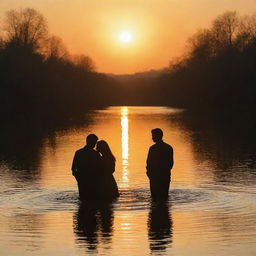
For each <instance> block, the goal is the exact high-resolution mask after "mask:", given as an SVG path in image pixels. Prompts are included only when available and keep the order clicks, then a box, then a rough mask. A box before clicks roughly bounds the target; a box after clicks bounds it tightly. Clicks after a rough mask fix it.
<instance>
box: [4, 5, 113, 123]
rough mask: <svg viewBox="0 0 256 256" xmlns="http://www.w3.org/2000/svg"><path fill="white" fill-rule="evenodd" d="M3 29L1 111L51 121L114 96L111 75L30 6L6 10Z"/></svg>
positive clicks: (81, 111)
mask: <svg viewBox="0 0 256 256" xmlns="http://www.w3.org/2000/svg"><path fill="white" fill-rule="evenodd" d="M2 27H3V29H2V31H0V77H1V84H0V115H1V117H2V119H3V121H7V120H8V119H10V120H13V119H14V118H17V117H18V118H24V117H25V118H26V119H38V120H40V119H41V120H44V121H47V122H50V121H56V120H58V119H66V118H70V117H74V116H75V115H80V114H83V113H84V112H85V111H86V110H87V109H90V108H95V107H102V106H105V105H106V104H109V101H112V100H114V95H113V94H112V93H111V92H112V91H114V90H115V86H116V84H115V82H114V81H113V79H112V78H110V77H108V76H106V75H104V74H101V73H97V72H96V71H95V65H94V63H93V61H92V60H91V58H90V57H88V56H85V55H76V56H74V55H71V54H69V52H68V51H67V49H66V48H65V46H64V44H63V42H62V40H61V39H60V38H59V37H57V36H55V35H50V33H49V30H48V27H47V21H46V20H45V18H44V17H43V16H42V14H40V13H39V12H38V11H36V10H34V9H31V8H26V9H20V10H10V11H8V12H7V13H6V16H5V20H4V24H3V26H2Z"/></svg>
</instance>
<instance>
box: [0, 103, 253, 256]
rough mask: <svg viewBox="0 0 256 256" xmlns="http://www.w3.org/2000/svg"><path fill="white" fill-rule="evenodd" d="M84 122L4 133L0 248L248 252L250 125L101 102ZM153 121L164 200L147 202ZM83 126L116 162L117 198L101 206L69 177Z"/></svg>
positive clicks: (15, 251)
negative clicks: (167, 181) (164, 156)
mask: <svg viewBox="0 0 256 256" xmlns="http://www.w3.org/2000/svg"><path fill="white" fill-rule="evenodd" d="M87 119H88V122H86V123H81V124H79V125H76V126H72V127H69V128H65V129H59V130H56V131H55V132H51V133H49V134H46V135H44V136H43V135H42V136H41V135H38V136H36V135H34V134H31V132H30V133H28V135H27V137H26V138H24V139H15V143H14V145H15V146H13V144H11V141H12V138H11V135H10V134H9V136H10V138H8V139H9V141H10V143H9V142H8V143H9V144H8V143H7V144H6V145H5V146H4V147H3V148H2V150H1V152H0V159H1V162H0V163H1V164H0V180H1V191H0V254H1V255H11V256H12V255H13V256H18V255H19V256H20V255H26V256H27V255H43V256H44V255H45V256H46V255H47V256H48V255H61V256H62V255H79V256H80V255H81V256H82V255H128V256H129V255H132V256H136V255H140V256H141V255H190V256H191V255H192V256H193V255H195V256H198V255H239V256H240V255H255V249H256V246H255V244H256V199H255V194H256V187H255V185H256V164H255V163H256V162H255V160H256V155H255V153H254V152H256V150H255V146H254V145H255V144H254V141H255V138H254V137H252V136H251V134H250V131H251V130H250V129H249V130H248V131H247V132H244V130H241V129H240V134H238V133H237V130H234V129H235V128H232V127H233V126H227V124H224V123H223V124H222V126H221V127H220V126H219V125H217V126H216V125H213V124H209V123H207V125H205V126H203V125H202V126H201V125H199V126H198V125H195V123H196V122H195V121H194V120H192V121H191V118H187V116H186V115H185V114H184V112H183V111H181V110H177V109H171V108H167V107H109V108H107V109H105V110H98V111H91V112H90V113H89V114H88V115H87ZM192 119H193V118H192ZM156 127H160V128H162V129H163V131H164V140H165V141H166V142H167V143H169V144H171V145H172V146H173V148H174V160H175V165H174V168H173V171H172V183H171V189H170V198H169V202H168V203H167V204H166V205H156V204H153V203H152V202H151V200H150V193H149V184H148V180H147V177H146V175H145V161H146V156H147V151H148V148H149V146H150V145H152V141H151V134H150V130H151V129H153V128H156ZM236 127H237V126H236ZM224 128H225V129H224ZM17 129H18V128H17ZM89 133H95V134H97V135H98V137H99V138H100V139H104V140H106V141H108V142H109V144H110V146H111V148H112V151H113V153H114V155H115V156H116V159H117V166H116V172H115V178H116V180H117V183H118V186H119V188H120V192H121V196H120V198H119V199H118V200H117V201H116V202H114V203H112V204H109V205H106V204H100V205H99V204H95V205H81V204H80V203H79V200H78V194H77V187H76V182H75V180H74V178H73V177H72V175H71V171H70V166H71V162H72V158H73V155H74V152H75V150H77V149H78V148H81V147H83V145H84V141H85V136H86V135H87V134H89ZM32 135H33V136H32ZM20 136H22V134H21V135H20ZM39 137H40V138H39ZM31 138H32V139H31Z"/></svg>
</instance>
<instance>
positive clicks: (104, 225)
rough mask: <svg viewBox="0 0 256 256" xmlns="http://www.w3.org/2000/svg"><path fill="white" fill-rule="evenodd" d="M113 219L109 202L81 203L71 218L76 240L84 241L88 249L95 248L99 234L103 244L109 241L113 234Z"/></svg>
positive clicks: (92, 249)
mask: <svg viewBox="0 0 256 256" xmlns="http://www.w3.org/2000/svg"><path fill="white" fill-rule="evenodd" d="M113 220H114V216H113V210H112V205H111V204H106V203H105V204H103V203H101V204H98V203H97V204H90V205H85V204H84V203H82V204H81V205H80V207H79V210H78V212H77V213H76V214H75V215H74V219H73V221H74V233H75V234H76V236H77V242H78V243H81V242H85V243H86V247H87V248H88V250H89V251H96V250H97V245H98V238H99V236H101V237H102V240H103V242H104V243H105V244H106V243H110V242H111V237H112V235H113Z"/></svg>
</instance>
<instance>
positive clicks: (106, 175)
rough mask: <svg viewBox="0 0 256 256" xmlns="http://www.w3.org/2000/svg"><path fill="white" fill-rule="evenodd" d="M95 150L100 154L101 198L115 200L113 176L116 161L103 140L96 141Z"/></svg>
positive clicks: (115, 190)
mask: <svg viewBox="0 0 256 256" xmlns="http://www.w3.org/2000/svg"><path fill="white" fill-rule="evenodd" d="M96 149H97V151H98V152H99V153H100V154H101V169H102V178H101V182H102V185H101V190H102V196H103V198H105V199H110V200H111V199H115V198H117V197H118V196H119V192H118V187H117V184H116V181H115V178H114V176H113V173H114V171H115V164H116V159H115V157H114V155H113V154H112V152H111V149H110V147H109V145H108V143H107V142H106V141H105V140H100V141H98V143H97V147H96Z"/></svg>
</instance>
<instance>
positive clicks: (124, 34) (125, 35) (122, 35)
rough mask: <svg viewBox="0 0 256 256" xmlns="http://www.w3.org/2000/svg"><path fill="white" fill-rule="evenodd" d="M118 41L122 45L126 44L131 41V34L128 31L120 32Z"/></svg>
mask: <svg viewBox="0 0 256 256" xmlns="http://www.w3.org/2000/svg"><path fill="white" fill-rule="evenodd" d="M119 40H120V41H121V42H122V43H125V44H128V43H130V42H132V41H133V34H132V33H131V32H130V31H122V32H121V33H120V34H119Z"/></svg>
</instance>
